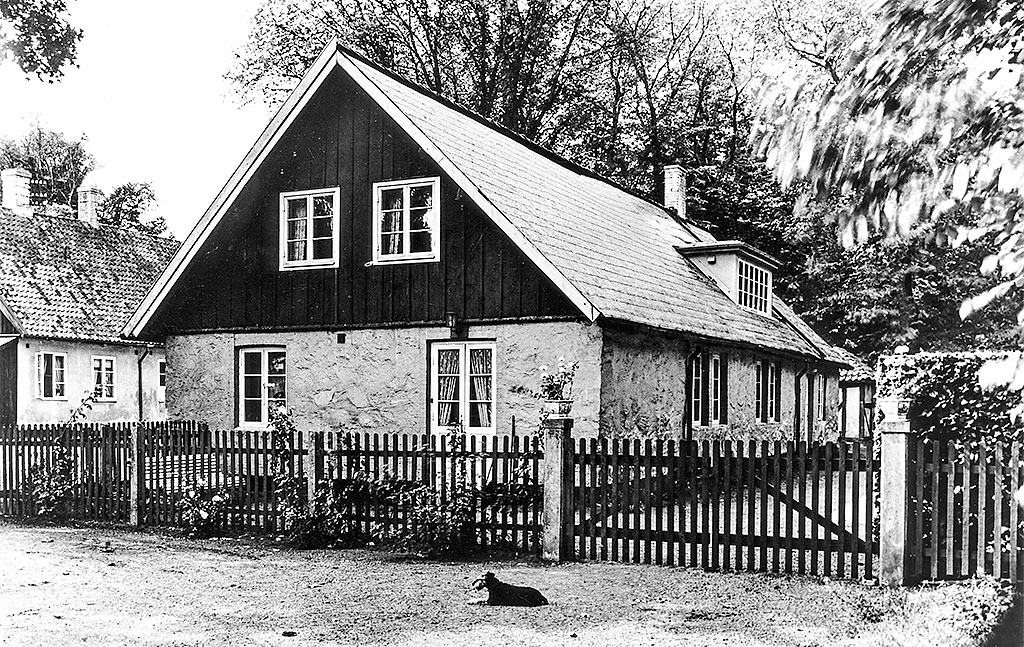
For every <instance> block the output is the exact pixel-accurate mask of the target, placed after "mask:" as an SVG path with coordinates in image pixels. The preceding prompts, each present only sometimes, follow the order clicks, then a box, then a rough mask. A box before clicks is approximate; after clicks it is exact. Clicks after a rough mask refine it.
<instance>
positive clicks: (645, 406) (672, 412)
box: [601, 329, 686, 437]
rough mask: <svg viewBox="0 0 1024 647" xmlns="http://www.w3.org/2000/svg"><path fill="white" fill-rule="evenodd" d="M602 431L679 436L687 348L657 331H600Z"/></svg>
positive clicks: (684, 396) (610, 435) (682, 411)
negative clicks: (602, 337) (601, 349)
mask: <svg viewBox="0 0 1024 647" xmlns="http://www.w3.org/2000/svg"><path fill="white" fill-rule="evenodd" d="M601 365H602V376H601V380H602V382H601V389H602V391H601V434H602V435H603V436H607V437H615V436H620V437H648V436H665V437H677V436H679V435H680V434H681V433H682V429H683V421H684V416H685V412H686V409H685V407H686V348H685V344H684V342H683V340H682V339H680V338H678V337H671V336H668V335H660V334H657V333H637V332H626V331H619V330H609V329H605V331H604V348H603V352H602V357H601Z"/></svg>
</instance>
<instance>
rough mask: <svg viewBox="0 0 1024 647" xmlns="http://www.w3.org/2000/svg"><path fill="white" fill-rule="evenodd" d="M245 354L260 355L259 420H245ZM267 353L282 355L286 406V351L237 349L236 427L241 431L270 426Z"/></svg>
mask: <svg viewBox="0 0 1024 647" xmlns="http://www.w3.org/2000/svg"><path fill="white" fill-rule="evenodd" d="M247 353H260V375H259V378H260V380H261V382H260V420H258V421H254V420H246V419H245V378H246V376H247V375H248V374H247V373H246V372H245V356H246V354H247ZM269 353H284V361H285V364H284V367H285V368H284V375H283V377H284V406H285V407H287V406H288V393H289V388H288V375H289V372H290V371H291V366H290V365H289V360H288V349H287V348H285V347H284V346H243V347H240V348H238V350H237V357H236V359H235V361H236V362H237V363H238V366H237V372H236V375H237V376H238V377H237V379H238V398H237V400H236V402H235V407H236V415H237V419H238V427H239V428H242V429H266V428H267V426H268V425H269V424H270V398H269V390H270V377H269V368H270V361H269V359H268V354H269Z"/></svg>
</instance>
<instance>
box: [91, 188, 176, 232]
mask: <svg viewBox="0 0 1024 647" xmlns="http://www.w3.org/2000/svg"><path fill="white" fill-rule="evenodd" d="M155 203H156V194H155V193H154V192H153V187H151V186H150V185H149V183H148V182H128V183H127V184H122V185H121V186H119V187H117V188H116V189H114V190H113V191H112V192H111V193H110V195H109V196H107V197H105V198H104V199H103V201H102V202H101V203H100V205H99V221H100V222H101V223H103V224H106V225H113V226H115V227H123V228H126V229H134V230H136V231H140V232H143V233H146V234H152V235H154V236H157V235H160V234H162V233H164V232H165V231H167V223H166V222H165V221H164V219H163V217H162V216H161V217H157V218H153V219H149V220H142V216H143V214H145V213H146V212H147V211H149V209H150V208H151V207H152V206H153V205H154V204H155Z"/></svg>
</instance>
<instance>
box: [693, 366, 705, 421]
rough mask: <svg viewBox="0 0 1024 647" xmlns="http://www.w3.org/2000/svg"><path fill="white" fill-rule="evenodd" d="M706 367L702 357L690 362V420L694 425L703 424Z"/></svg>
mask: <svg viewBox="0 0 1024 647" xmlns="http://www.w3.org/2000/svg"><path fill="white" fill-rule="evenodd" d="M703 373H704V365H703V363H702V362H701V356H700V355H697V356H696V357H694V358H693V359H691V360H690V420H692V421H693V424H695V425H699V424H701V420H702V415H703V412H702V411H701V407H703V406H704V403H703V396H704V375H703Z"/></svg>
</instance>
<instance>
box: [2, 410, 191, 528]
mask: <svg viewBox="0 0 1024 647" xmlns="http://www.w3.org/2000/svg"><path fill="white" fill-rule="evenodd" d="M198 426H199V425H198V423H194V422H161V423H143V429H144V430H145V431H146V434H154V435H159V434H168V433H184V431H180V432H179V431H178V430H188V429H194V428H197V427H198ZM137 427H138V423H106V424H104V423H89V424H75V425H23V426H4V427H0V514H4V515H10V516H19V517H30V516H34V515H35V514H37V512H38V510H37V506H36V504H35V498H34V497H33V496H32V493H31V489H32V480H33V473H35V474H36V475H38V474H39V471H40V470H42V471H49V470H51V469H53V468H54V464H55V458H56V452H55V449H56V448H58V447H62V448H64V449H66V450H67V452H68V456H69V457H70V459H71V462H72V464H73V465H74V478H73V484H74V485H73V488H72V490H71V492H70V501H69V505H68V509H67V510H66V512H67V513H68V515H69V516H70V517H72V518H76V519H83V520H93V521H109V522H125V521H128V518H129V498H130V497H129V482H128V477H129V468H130V449H131V433H132V431H133V430H134V429H135V428H137Z"/></svg>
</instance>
